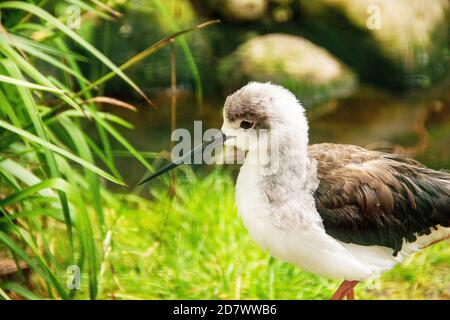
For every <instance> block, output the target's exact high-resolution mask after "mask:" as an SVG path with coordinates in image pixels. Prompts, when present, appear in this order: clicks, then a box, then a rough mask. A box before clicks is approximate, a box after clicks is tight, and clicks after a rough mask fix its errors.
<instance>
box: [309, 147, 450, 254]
mask: <svg viewBox="0 0 450 320" xmlns="http://www.w3.org/2000/svg"><path fill="white" fill-rule="evenodd" d="M309 154H310V157H311V158H314V159H316V160H317V172H318V178H319V180H320V183H319V186H318V188H317V190H316V192H315V201H316V207H317V210H318V212H319V214H320V215H321V217H322V220H323V224H324V227H325V230H326V232H327V233H328V234H329V235H331V236H332V237H334V238H336V239H338V240H340V241H343V242H345V243H354V244H359V245H380V246H385V247H390V248H392V249H393V250H394V255H397V253H398V252H399V251H400V250H401V248H402V245H403V241H406V242H414V241H415V240H416V239H417V236H419V235H424V234H429V233H430V232H431V231H432V229H433V228H435V227H436V226H437V225H441V226H443V227H448V226H450V174H449V173H446V172H441V171H435V170H431V169H428V168H426V167H424V166H423V165H422V164H420V163H419V162H417V161H415V160H412V159H408V158H404V157H402V156H399V155H393V154H387V153H382V152H376V151H369V150H366V149H363V148H360V147H356V146H350V145H335V144H318V145H312V146H310V147H309Z"/></svg>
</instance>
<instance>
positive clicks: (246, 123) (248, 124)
mask: <svg viewBox="0 0 450 320" xmlns="http://www.w3.org/2000/svg"><path fill="white" fill-rule="evenodd" d="M240 127H241V128H242V129H245V130H247V129H250V128H251V127H253V122H252V121H247V120H242V121H241V124H240Z"/></svg>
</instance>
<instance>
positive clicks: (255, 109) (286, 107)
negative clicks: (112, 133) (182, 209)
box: [140, 82, 308, 184]
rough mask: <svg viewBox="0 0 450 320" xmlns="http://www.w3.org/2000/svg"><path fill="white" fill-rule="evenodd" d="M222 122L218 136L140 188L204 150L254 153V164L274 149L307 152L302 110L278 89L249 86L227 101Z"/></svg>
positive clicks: (304, 121)
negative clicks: (229, 148)
mask: <svg viewBox="0 0 450 320" xmlns="http://www.w3.org/2000/svg"><path fill="white" fill-rule="evenodd" d="M223 118H224V121H223V126H222V129H221V130H222V132H221V133H219V134H218V135H216V136H214V137H213V138H212V139H211V140H210V141H207V142H205V143H203V144H202V145H200V146H198V147H196V148H194V149H193V150H192V151H190V152H188V153H186V154H184V155H183V156H182V157H180V158H179V159H176V160H173V162H172V163H170V164H168V165H167V166H165V167H164V168H162V169H160V170H158V171H157V172H155V173H154V174H152V175H151V176H149V177H148V178H145V179H144V180H143V181H142V182H141V183H140V184H143V183H144V182H146V181H150V180H152V179H154V178H156V177H158V176H160V175H161V174H164V173H166V172H168V171H169V170H172V169H173V168H175V167H177V166H179V165H180V164H183V163H184V162H185V161H186V160H187V159H191V158H192V157H193V156H195V155H196V154H199V153H202V152H203V151H204V150H205V149H206V148H211V147H216V146H219V145H221V144H223V143H224V142H225V144H226V145H229V146H234V147H237V148H238V149H240V150H241V151H244V152H247V151H257V153H258V157H260V156H261V157H262V158H258V159H257V161H259V160H264V161H266V160H268V159H269V158H272V155H273V152H272V151H273V150H274V148H277V149H276V151H277V152H278V151H279V152H285V150H290V149H299V150H306V146H307V144H308V123H307V121H306V117H305V115H304V109H303V107H302V106H301V104H300V103H299V102H298V100H297V98H296V97H295V96H294V95H293V94H292V93H291V92H290V91H289V90H287V89H285V88H283V87H281V86H278V85H274V84H271V83H258V82H250V83H249V84H247V85H246V86H244V87H242V88H241V89H239V90H238V91H236V92H235V93H233V94H232V95H230V96H229V97H228V98H227V99H226V101H225V105H224V110H223ZM281 142H282V144H280V143H281ZM260 151H262V152H260ZM251 154H253V153H251ZM269 161H270V159H269Z"/></svg>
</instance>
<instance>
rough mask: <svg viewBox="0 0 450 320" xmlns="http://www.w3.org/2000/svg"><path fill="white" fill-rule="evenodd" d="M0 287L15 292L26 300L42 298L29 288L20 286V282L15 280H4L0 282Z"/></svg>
mask: <svg viewBox="0 0 450 320" xmlns="http://www.w3.org/2000/svg"><path fill="white" fill-rule="evenodd" d="M0 287H1V288H2V289H6V290H9V291H12V292H15V293H17V294H18V295H19V296H22V297H23V298H25V299H28V300H42V298H41V297H39V296H38V295H36V294H34V293H33V292H31V291H30V290H28V289H26V288H24V287H22V286H21V285H20V284H18V283H15V282H4V283H1V284H0Z"/></svg>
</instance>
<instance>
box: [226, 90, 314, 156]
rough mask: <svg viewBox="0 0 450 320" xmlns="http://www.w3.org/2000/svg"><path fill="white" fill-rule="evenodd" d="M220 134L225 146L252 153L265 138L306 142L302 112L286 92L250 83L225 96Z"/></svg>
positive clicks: (290, 94) (306, 125)
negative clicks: (272, 137)
mask: <svg viewBox="0 0 450 320" xmlns="http://www.w3.org/2000/svg"><path fill="white" fill-rule="evenodd" d="M221 130H222V132H223V133H224V134H225V135H226V136H230V137H234V138H233V139H228V140H227V141H226V142H225V144H226V145H231V146H235V147H237V148H238V149H241V150H243V151H251V150H252V149H256V148H258V147H260V146H261V142H262V141H264V143H266V141H267V135H268V134H272V135H273V134H274V133H275V132H276V134H277V135H278V136H279V137H285V138H286V137H290V136H291V137H295V139H296V140H297V139H300V140H306V143H307V139H308V124H307V121H306V118H305V116H304V109H303V107H302V106H301V104H300V103H299V102H298V100H297V98H296V97H295V96H294V95H293V94H292V93H291V92H290V91H289V90H287V89H285V88H283V87H281V86H278V85H275V84H272V83H259V82H250V83H249V84H247V85H246V86H244V87H242V88H241V89H239V90H238V91H236V92H235V93H233V94H232V95H230V96H228V97H227V99H226V101H225V105H224V108H223V125H222V129H221Z"/></svg>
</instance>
